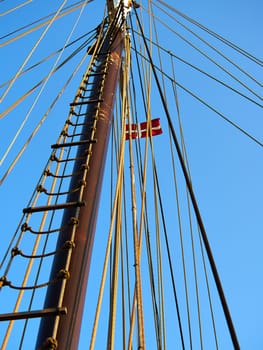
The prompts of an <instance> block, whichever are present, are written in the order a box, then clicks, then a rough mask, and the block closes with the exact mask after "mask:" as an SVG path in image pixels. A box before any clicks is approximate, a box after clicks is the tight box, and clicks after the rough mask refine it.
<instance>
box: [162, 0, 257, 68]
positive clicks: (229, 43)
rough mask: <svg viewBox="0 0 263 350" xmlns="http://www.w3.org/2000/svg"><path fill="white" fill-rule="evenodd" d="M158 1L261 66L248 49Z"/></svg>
mask: <svg viewBox="0 0 263 350" xmlns="http://www.w3.org/2000/svg"><path fill="white" fill-rule="evenodd" d="M157 1H158V2H160V3H161V4H162V5H164V6H166V7H168V8H169V9H170V10H172V11H174V12H175V13H177V14H178V15H179V16H181V17H183V18H184V19H186V20H187V21H189V22H190V23H192V24H194V25H195V26H197V27H199V28H200V29H202V30H204V31H205V32H206V33H208V34H210V35H211V36H213V37H214V38H216V39H218V40H220V41H221V42H223V43H224V44H225V45H227V46H229V47H231V48H232V49H234V50H236V51H237V52H239V53H240V54H241V55H243V56H245V57H247V58H248V59H250V60H252V61H253V62H255V63H257V64H258V65H260V66H262V67H263V61H262V60H260V59H259V58H257V57H255V56H253V55H252V54H251V53H249V52H248V51H246V50H244V49H242V48H241V47H239V46H237V45H236V44H234V43H233V42H231V41H229V40H227V39H226V38H224V37H223V36H221V35H219V34H217V33H216V32H214V31H212V30H211V29H209V28H207V27H205V26H204V25H202V24H201V23H199V22H197V21H195V20H194V19H192V18H191V17H188V16H187V15H185V14H184V13H183V12H181V11H178V10H177V9H176V8H174V7H172V6H171V5H169V4H167V3H165V2H164V1H162V0H157Z"/></svg>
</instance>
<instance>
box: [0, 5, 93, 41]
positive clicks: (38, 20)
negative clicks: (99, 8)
mask: <svg viewBox="0 0 263 350" xmlns="http://www.w3.org/2000/svg"><path fill="white" fill-rule="evenodd" d="M83 1H87V0H81V1H78V2H75V3H74V4H72V5H69V6H66V7H65V8H64V11H65V10H68V9H70V8H72V7H74V6H76V5H78V4H80V3H82V2H83ZM91 1H93V0H90V1H89V2H91ZM54 14H55V12H53V13H50V14H49V15H47V16H44V17H42V18H39V19H37V20H36V21H34V22H31V23H29V24H26V25H24V26H23V27H20V28H18V29H16V30H14V31H12V32H10V33H7V34H5V35H3V36H1V37H0V40H2V39H5V38H7V37H9V36H11V35H13V34H15V33H18V32H20V31H21V30H23V29H26V28H28V27H30V26H32V25H34V24H36V23H39V22H41V21H43V20H45V19H47V18H49V17H51V16H53V15H54Z"/></svg>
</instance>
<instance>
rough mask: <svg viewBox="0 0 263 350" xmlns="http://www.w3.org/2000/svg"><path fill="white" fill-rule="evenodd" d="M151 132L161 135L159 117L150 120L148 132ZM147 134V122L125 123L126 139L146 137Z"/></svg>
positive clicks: (154, 134)
mask: <svg viewBox="0 0 263 350" xmlns="http://www.w3.org/2000/svg"><path fill="white" fill-rule="evenodd" d="M150 130H151V132H152V136H156V135H161V134H162V133H163V131H162V128H161V125H160V118H156V119H153V120H151V127H149V132H150ZM146 134H147V122H142V123H138V124H127V125H126V137H125V139H126V140H129V139H130V137H131V138H132V139H138V138H141V137H146Z"/></svg>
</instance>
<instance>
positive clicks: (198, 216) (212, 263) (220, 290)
mask: <svg viewBox="0 0 263 350" xmlns="http://www.w3.org/2000/svg"><path fill="white" fill-rule="evenodd" d="M134 12H135V15H136V19H137V21H138V24H139V27H140V30H141V32H142V26H141V23H140V20H139V18H138V14H137V10H136V9H134ZM142 37H143V40H144V44H145V48H146V51H147V54H148V57H149V60H150V63H151V66H152V68H153V74H154V77H155V81H156V84H157V86H158V90H159V93H160V97H161V100H162V102H163V107H164V110H165V114H166V117H167V120H168V124H169V126H170V129H171V132H172V136H173V140H174V143H175V147H176V150H177V155H178V158H179V160H180V164H181V167H182V171H183V174H184V177H185V181H186V184H187V187H188V191H189V194H190V197H191V201H192V205H193V207H194V210H195V215H196V219H197V222H198V225H199V227H200V231H201V234H202V239H203V242H204V245H205V248H206V252H207V255H208V259H209V262H210V266H211V269H212V271H213V275H214V279H215V282H216V286H217V289H218V293H219V296H220V300H221V304H222V307H223V311H224V314H225V317H226V321H227V324H228V327H229V332H230V335H231V338H232V342H233V346H234V347H235V349H236V350H239V349H240V346H239V343H238V339H237V336H236V332H235V328H234V325H233V322H232V318H231V315H230V312H229V309H228V305H227V302H226V299H225V295H224V292H223V288H222V285H221V281H220V278H219V275H218V272H217V268H216V265H215V261H214V258H213V254H212V251H211V248H210V244H209V241H208V237H207V234H206V230H205V227H204V224H203V221H202V217H201V214H200V211H199V208H198V204H197V201H196V198H195V194H194V192H193V188H192V184H191V181H190V179H189V176H188V173H187V169H186V166H185V163H184V159H183V156H182V153H181V150H180V146H179V143H178V141H177V137H176V134H175V131H174V128H173V124H172V120H171V117H170V113H169V110H168V108H167V106H166V103H165V99H164V96H163V94H162V91H161V87H160V83H159V80H158V76H157V73H156V70H155V68H154V64H153V62H152V58H151V56H150V51H149V48H148V45H147V42H146V39H145V38H144V35H143V32H142Z"/></svg>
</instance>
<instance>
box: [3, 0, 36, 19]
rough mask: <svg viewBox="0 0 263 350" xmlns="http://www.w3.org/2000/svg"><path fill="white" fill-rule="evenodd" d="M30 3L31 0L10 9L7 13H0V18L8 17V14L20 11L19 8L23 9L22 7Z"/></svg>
mask: <svg viewBox="0 0 263 350" xmlns="http://www.w3.org/2000/svg"><path fill="white" fill-rule="evenodd" d="M30 2H32V0H27V1H24V2H23V3H22V4H20V5H17V6H15V7H12V8H11V9H9V10H7V11H5V12H2V13H0V17H1V16H5V15H8V14H9V13H11V12H14V11H15V10H18V9H20V8H21V7H23V6H25V5H27V4H29V3H30Z"/></svg>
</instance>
